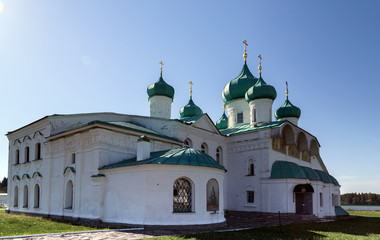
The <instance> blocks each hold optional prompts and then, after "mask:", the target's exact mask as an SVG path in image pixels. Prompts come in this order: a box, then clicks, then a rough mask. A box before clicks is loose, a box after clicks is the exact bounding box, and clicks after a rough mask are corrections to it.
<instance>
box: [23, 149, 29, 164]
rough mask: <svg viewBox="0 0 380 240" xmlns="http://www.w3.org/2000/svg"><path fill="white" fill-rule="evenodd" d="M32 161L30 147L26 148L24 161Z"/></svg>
mask: <svg viewBox="0 0 380 240" xmlns="http://www.w3.org/2000/svg"><path fill="white" fill-rule="evenodd" d="M27 162H30V159H29V147H26V148H25V154H24V163H27Z"/></svg>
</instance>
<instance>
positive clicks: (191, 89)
mask: <svg viewBox="0 0 380 240" xmlns="http://www.w3.org/2000/svg"><path fill="white" fill-rule="evenodd" d="M189 83H190V97H191V96H193V85H194V83H193V82H192V81H190V82H189Z"/></svg>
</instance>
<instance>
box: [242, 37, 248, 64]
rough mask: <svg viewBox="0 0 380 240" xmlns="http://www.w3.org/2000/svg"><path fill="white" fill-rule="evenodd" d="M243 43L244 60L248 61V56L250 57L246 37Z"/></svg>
mask: <svg viewBox="0 0 380 240" xmlns="http://www.w3.org/2000/svg"><path fill="white" fill-rule="evenodd" d="M243 44H244V54H243V57H244V61H246V60H247V57H248V55H247V46H248V43H247V40H245V39H244V41H243Z"/></svg>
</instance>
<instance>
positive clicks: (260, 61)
mask: <svg viewBox="0 0 380 240" xmlns="http://www.w3.org/2000/svg"><path fill="white" fill-rule="evenodd" d="M258 57H259V74H260V76H261V69H262V68H261V59H262V58H261V54H259V56H258Z"/></svg>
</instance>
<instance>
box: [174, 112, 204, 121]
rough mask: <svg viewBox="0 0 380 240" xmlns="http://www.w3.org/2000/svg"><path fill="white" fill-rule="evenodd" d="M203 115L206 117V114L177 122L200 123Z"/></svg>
mask: <svg viewBox="0 0 380 240" xmlns="http://www.w3.org/2000/svg"><path fill="white" fill-rule="evenodd" d="M203 115H205V113H203V114H200V115H197V116H193V117H186V118H181V119H177V120H178V121H180V122H183V123H187V124H193V123H195V122H196V121H198V120H199V119H200V118H201V117H203Z"/></svg>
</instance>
